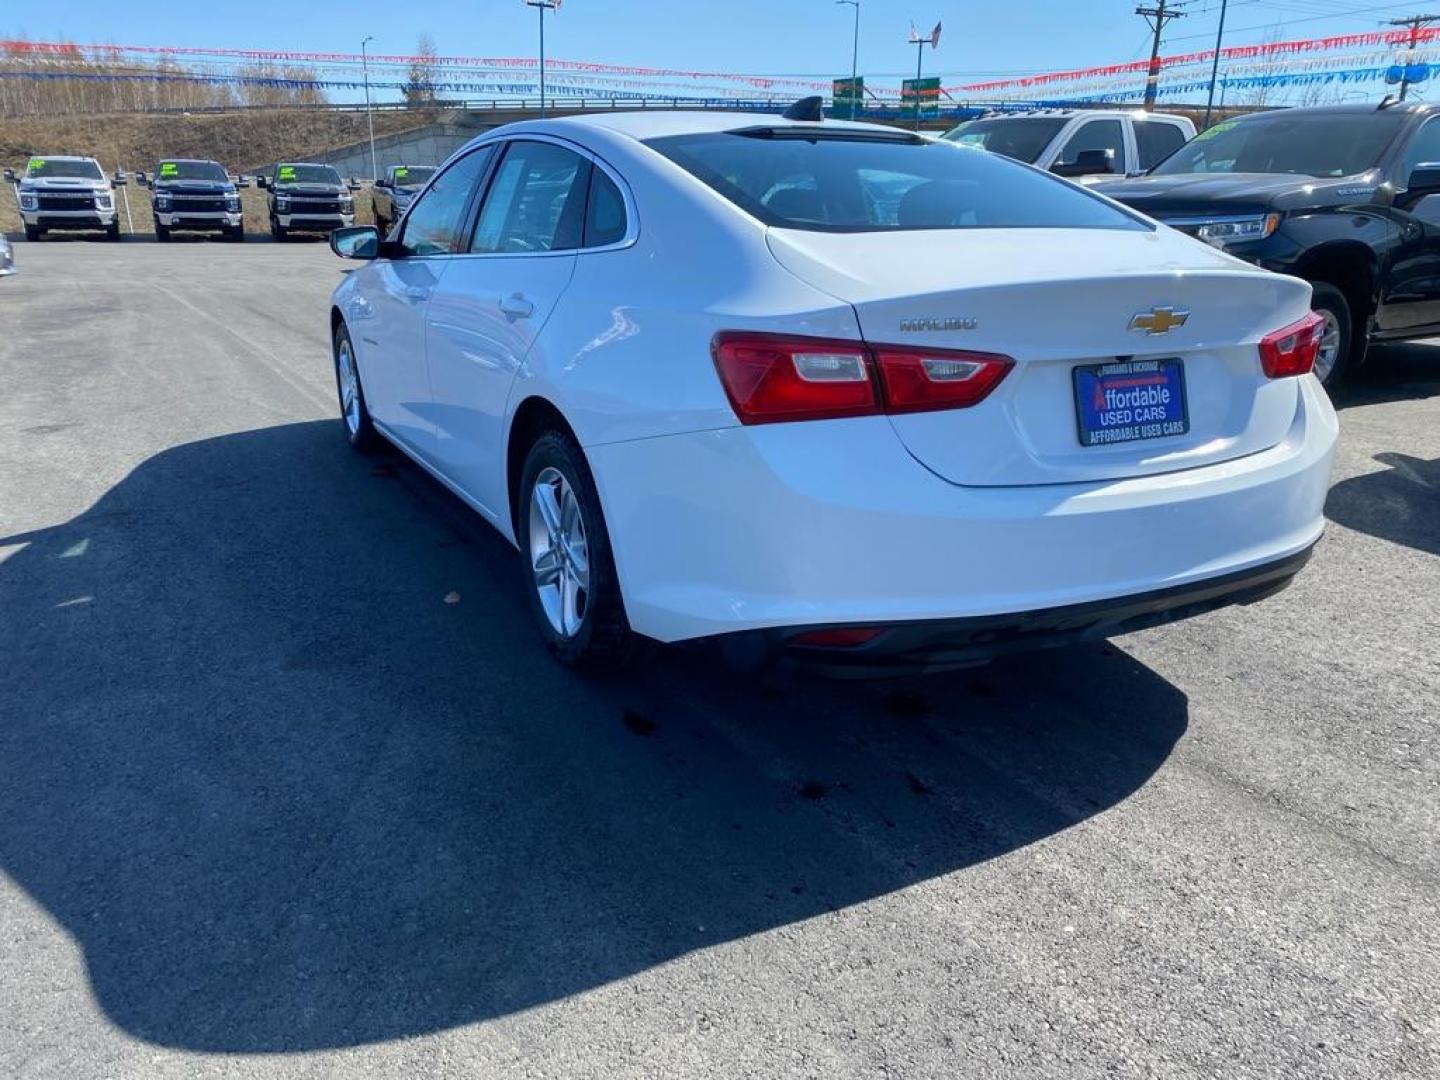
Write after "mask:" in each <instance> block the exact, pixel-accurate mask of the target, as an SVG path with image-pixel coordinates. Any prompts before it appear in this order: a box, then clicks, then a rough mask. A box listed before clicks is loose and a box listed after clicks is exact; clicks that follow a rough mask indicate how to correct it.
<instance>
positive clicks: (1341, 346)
mask: <svg viewBox="0 0 1440 1080" xmlns="http://www.w3.org/2000/svg"><path fill="white" fill-rule="evenodd" d="M1313 287H1314V290H1315V291H1314V295H1313V296H1312V297H1311V299H1310V307H1311V310H1313V311H1315V312H1317V313H1318V314H1319V315H1320V317H1321V318H1323V319H1324V320H1325V335H1324V337H1322V338H1321V339H1320V357H1319V358H1318V359H1316V361H1315V377H1316V378H1317V379H1319V380H1320V385H1321V386H1323V387H1325V389H1326V390H1334V389H1335V388H1337V387H1338V386H1340V384H1341V383H1343V382H1344V381H1345V379H1346V377H1347V376H1348V375H1349V371H1350V362H1351V359H1352V354H1353V353H1354V352H1355V334H1354V326H1355V324H1354V322H1353V321H1352V319H1351V315H1350V303H1349V301H1347V300H1346V299H1345V294H1344V293H1342V292H1341V291H1340V290H1339V289H1337V288H1336V287H1335V286H1334V285H1330V284H1327V283H1326V282H1323V281H1317V282H1314V283H1313Z"/></svg>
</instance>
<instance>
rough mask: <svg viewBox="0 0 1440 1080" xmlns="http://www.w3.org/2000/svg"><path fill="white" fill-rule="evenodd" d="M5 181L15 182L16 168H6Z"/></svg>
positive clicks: (8, 182)
mask: <svg viewBox="0 0 1440 1080" xmlns="http://www.w3.org/2000/svg"><path fill="white" fill-rule="evenodd" d="M5 182H6V183H7V184H13V183H15V170H14V169H6V170H5Z"/></svg>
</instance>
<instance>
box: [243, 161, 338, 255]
mask: <svg viewBox="0 0 1440 1080" xmlns="http://www.w3.org/2000/svg"><path fill="white" fill-rule="evenodd" d="M258 183H259V185H260V186H261V187H262V188H268V189H269V191H270V197H269V204H270V235H271V236H273V237H274V238H275V239H276V240H284V239H285V238H286V237H287V236H289V235H290V234H291V233H292V232H320V233H329V232H330V231H331V230H332V229H339V228H343V227H345V226H347V225H354V224H355V197H354V196H353V195H352V194H351V193H350V188H349V187H348V186H347V185H346V184H345V182H344V181H343V180H341V179H340V174H339V173H338V172H336V171H335V169H334V167H333V166H330V165H313V164H310V163H308V162H285V163H282V164H279V165H276V166H275V169H274V171H273V172H271V173H270V175H269V176H261V177H260V178H259V180H258Z"/></svg>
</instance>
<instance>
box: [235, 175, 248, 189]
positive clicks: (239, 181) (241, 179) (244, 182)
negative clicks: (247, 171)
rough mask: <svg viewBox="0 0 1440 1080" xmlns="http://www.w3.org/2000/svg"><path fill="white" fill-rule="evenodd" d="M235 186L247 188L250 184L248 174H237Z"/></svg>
mask: <svg viewBox="0 0 1440 1080" xmlns="http://www.w3.org/2000/svg"><path fill="white" fill-rule="evenodd" d="M235 186H236V187H237V188H248V187H249V186H250V178H249V177H248V176H237V177H236V178H235Z"/></svg>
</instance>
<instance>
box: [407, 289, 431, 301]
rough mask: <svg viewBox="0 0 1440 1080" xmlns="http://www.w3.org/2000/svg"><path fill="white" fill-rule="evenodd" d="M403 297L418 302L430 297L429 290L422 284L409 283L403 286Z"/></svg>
mask: <svg viewBox="0 0 1440 1080" xmlns="http://www.w3.org/2000/svg"><path fill="white" fill-rule="evenodd" d="M405 299H406V300H414V301H415V302H416V303H420V302H422V301H425V300H429V299H430V290H429V289H427V288H425V287H424V286H422V285H409V286H406V288H405Z"/></svg>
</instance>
